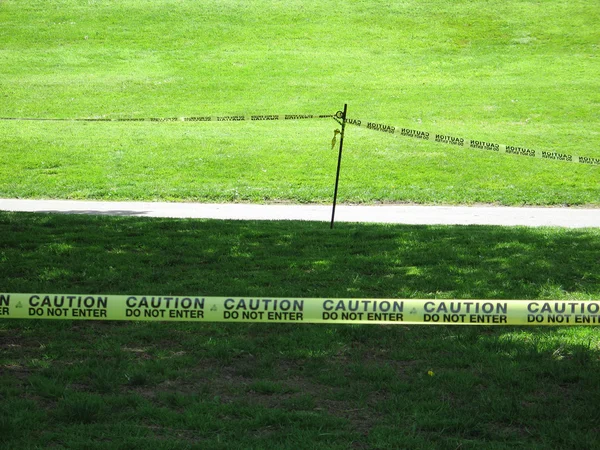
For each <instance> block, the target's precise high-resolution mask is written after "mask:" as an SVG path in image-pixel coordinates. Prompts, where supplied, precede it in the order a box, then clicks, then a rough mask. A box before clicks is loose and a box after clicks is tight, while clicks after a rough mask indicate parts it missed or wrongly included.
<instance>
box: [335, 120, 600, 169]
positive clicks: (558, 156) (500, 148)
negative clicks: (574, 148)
mask: <svg viewBox="0 0 600 450" xmlns="http://www.w3.org/2000/svg"><path fill="white" fill-rule="evenodd" d="M346 123H349V124H351V125H356V126H358V127H365V128H367V129H369V130H374V131H381V132H383V133H389V134H394V135H400V136H404V137H410V138H415V139H421V140H424V141H432V142H438V143H440V144H449V145H454V146H457V147H462V148H468V149H472V150H484V151H488V152H492V153H496V154H501V153H505V154H510V155H519V156H527V157H530V158H541V159H547V160H555V161H565V162H574V163H579V164H586V165H592V166H600V157H593V156H577V155H573V154H570V153H566V152H564V153H563V152H561V151H543V150H541V151H540V150H535V149H531V148H526V147H520V146H515V145H505V144H498V143H496V142H489V141H481V140H476V139H466V138H462V137H458V136H451V135H448V134H440V133H433V132H430V131H423V130H415V129H413V128H403V127H397V126H392V125H384V124H381V123H374V122H366V121H364V120H359V119H347V120H346Z"/></svg>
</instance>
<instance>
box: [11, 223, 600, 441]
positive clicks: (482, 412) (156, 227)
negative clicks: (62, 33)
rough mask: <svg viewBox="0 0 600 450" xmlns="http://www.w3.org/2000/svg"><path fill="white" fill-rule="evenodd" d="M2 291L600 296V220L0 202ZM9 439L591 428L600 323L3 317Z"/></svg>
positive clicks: (516, 436) (593, 434)
mask: <svg viewBox="0 0 600 450" xmlns="http://www.w3.org/2000/svg"><path fill="white" fill-rule="evenodd" d="M0 236H3V239H2V240H0V258H1V260H2V264H1V265H0V280H2V289H3V291H5V292H34V291H35V292H75V293H78V292H79V293H92V292H98V293H107V294H110V293H113V294H131V293H138V294H141V293H147V294H163V295H167V294H173V295H177V294H188V295H195V294H198V295H218V296H221V295H223V296H227V295H244V296H255V297H259V296H262V297H264V296H271V297H277V296H280V297H281V296H296V297H355V298H360V297H384V298H389V297H398V298H405V297H413V298H414V297H420V298H460V299H470V298H506V299H511V298H523V299H579V300H585V299H598V298H600V279H599V274H598V270H597V267H598V255H599V254H600V231H599V230H597V229H588V230H565V229H553V228H540V229H535V228H501V227H484V226H469V227H465V226H457V227H441V226H401V225H359V224H338V226H337V227H336V228H335V229H334V230H329V229H328V228H327V227H326V226H323V224H320V223H308V222H244V221H210V220H170V219H147V218H131V217H89V216H67V215H44V214H24V213H1V214H0ZM0 343H1V347H0V349H1V352H0V400H1V401H0V446H2V447H3V448H14V449H17V448H18V449H21V448H36V447H37V448H47V447H53V446H54V447H65V448H146V447H150V446H152V447H156V448H164V449H185V448H198V449H207V448H214V449H225V448H227V449H229V448H240V449H241V448H256V449H260V448H306V449H313V448H322V449H329V448H339V449H344V448H389V449H395V448H421V449H428V448H447V449H455V448H457V447H458V448H473V449H475V448H477V449H480V448H490V449H509V448H516V447H521V448H535V449H556V448H597V446H598V442H597V434H598V425H597V424H598V419H600V417H599V413H598V408H597V405H598V401H599V398H598V393H599V392H600V385H599V382H600V378H599V377H598V370H599V369H600V358H599V356H600V334H599V331H598V329H597V328H594V327H589V328H583V327H572V328H553V327H547V328H546V327H544V328H536V327H529V328H527V327H496V328H493V327H486V326H484V327H476V328H470V327H449V326H430V327H428V326H412V327H410V326H404V325H397V326H373V325H365V326H357V325H355V326H339V325H338V326H336V325H287V324H280V325H274V324H215V323H207V324H197V323H164V322H151V323H142V322H93V321H91V322H89V321H88V322H73V321H22V320H21V321H19V320H3V321H0Z"/></svg>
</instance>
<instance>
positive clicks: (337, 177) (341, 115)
mask: <svg viewBox="0 0 600 450" xmlns="http://www.w3.org/2000/svg"><path fill="white" fill-rule="evenodd" d="M347 111H348V104H347V103H346V104H344V111H338V112H337V114H336V115H335V117H336V119H342V122H341V125H342V132H341V133H340V152H339V154H338V163H337V173H336V175H335V189H334V191H333V209H332V210H331V227H330V229H333V223H334V220H335V205H336V203H337V193H338V184H339V182H340V168H341V167H342V150H343V148H344V129H345V128H346V112H347Z"/></svg>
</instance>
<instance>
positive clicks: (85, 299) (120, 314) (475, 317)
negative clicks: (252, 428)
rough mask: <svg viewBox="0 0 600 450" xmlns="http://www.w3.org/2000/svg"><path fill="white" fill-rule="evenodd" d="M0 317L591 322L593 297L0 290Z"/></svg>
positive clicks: (598, 318)
mask: <svg viewBox="0 0 600 450" xmlns="http://www.w3.org/2000/svg"><path fill="white" fill-rule="evenodd" d="M0 319H54V320H132V321H192V322H262V323H294V324H299V323H312V324H379V325H523V326H526V325H560V326H598V325H600V301H597V300H593V301H575V300H456V299H455V300H447V299H444V300H439V299H368V298H352V299H347V298H346V299H345V298H294V297H285V298H273V297H270V298H255V297H252V298H250V297H205V296H196V295H193V296H151V295H98V294H86V295H82V294H49V293H34V294H23V293H0Z"/></svg>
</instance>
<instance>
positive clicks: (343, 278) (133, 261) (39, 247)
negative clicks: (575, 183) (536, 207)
mask: <svg viewBox="0 0 600 450" xmlns="http://www.w3.org/2000/svg"><path fill="white" fill-rule="evenodd" d="M0 236H2V238H0V250H1V251H2V254H3V259H4V261H5V263H4V264H2V267H1V268H0V279H2V284H3V285H4V288H3V289H4V290H5V291H7V292H10V291H13V292H34V291H37V292H69V293H78V292H81V293H101V294H149V295H168V294H172V295H175V294H176V295H206V296H253V297H281V296H285V297H366V298H384V297H385V298H418V297H427V298H432V297H434V296H435V297H438V298H481V299H492V298H498V299H506V298H523V299H534V298H541V299H544V298H561V297H562V298H564V297H565V296H567V295H571V296H572V295H579V296H581V297H582V298H590V297H591V298H598V297H599V294H600V271H598V267H599V264H600V230H597V229H587V230H568V229H559V228H524V227H493V226H409V225H376V224H338V226H337V227H336V229H334V230H329V229H328V227H327V226H326V224H324V223H314V222H266V221H215V220H180V219H151V218H135V217H90V216H65V215H62V214H61V215H46V214H41V215H39V214H38V215H36V214H28V213H4V214H0Z"/></svg>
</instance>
